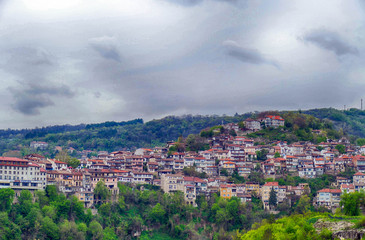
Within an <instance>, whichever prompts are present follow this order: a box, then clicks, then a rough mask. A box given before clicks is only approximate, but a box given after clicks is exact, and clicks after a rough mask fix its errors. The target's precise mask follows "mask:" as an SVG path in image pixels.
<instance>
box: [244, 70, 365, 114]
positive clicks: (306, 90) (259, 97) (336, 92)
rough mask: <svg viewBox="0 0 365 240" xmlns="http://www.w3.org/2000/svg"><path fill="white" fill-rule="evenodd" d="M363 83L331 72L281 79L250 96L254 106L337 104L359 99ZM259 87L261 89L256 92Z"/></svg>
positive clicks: (296, 106)
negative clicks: (305, 77)
mask: <svg viewBox="0 0 365 240" xmlns="http://www.w3.org/2000/svg"><path fill="white" fill-rule="evenodd" d="M364 87H365V84H360V83H350V82H349V81H347V79H346V76H345V75H344V74H341V73H338V72H333V73H329V74H324V75H318V76H310V77H309V78H308V79H303V78H302V79H295V80H293V79H291V80H284V81H282V82H281V83H279V84H275V85H273V86H271V87H269V89H270V91H268V89H262V90H259V91H258V92H257V93H256V94H255V95H254V96H252V97H251V98H250V102H251V103H252V104H255V105H256V106H265V107H266V108H267V109H269V108H271V109H272V108H273V107H274V108H280V109H303V108H318V107H337V106H338V105H339V106H340V107H341V106H343V105H345V104H348V103H351V102H354V101H356V100H359V101H360V99H361V97H362V95H363V89H364ZM260 91H262V92H260Z"/></svg>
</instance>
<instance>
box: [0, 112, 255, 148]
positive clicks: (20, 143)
mask: <svg viewBox="0 0 365 240" xmlns="http://www.w3.org/2000/svg"><path fill="white" fill-rule="evenodd" d="M250 115H251V114H243V115H238V114H236V115H235V116H217V115H213V116H200V115H198V116H191V115H185V116H181V117H175V116H168V117H165V118H162V119H159V120H152V121H149V122H146V123H144V122H143V120H142V119H135V120H132V121H128V122H105V123H100V124H88V125H86V124H81V125H77V126H70V125H64V126H52V127H44V128H37V129H24V130H10V129H9V130H1V131H0V153H1V154H3V153H4V152H6V151H8V150H21V151H27V148H29V144H30V142H32V141H44V142H47V143H48V144H49V149H50V150H52V149H54V147H55V146H61V147H72V148H75V149H76V150H83V149H88V150H105V151H115V150H121V149H131V148H138V147H148V146H159V145H164V144H165V143H166V142H167V141H174V140H176V139H177V138H178V137H179V136H184V137H186V136H188V135H189V134H197V133H199V132H200V131H201V130H202V129H204V128H206V127H211V126H215V125H218V124H222V122H223V123H225V124H226V123H231V122H239V121H242V120H244V119H246V118H247V117H248V116H250Z"/></svg>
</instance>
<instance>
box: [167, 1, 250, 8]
mask: <svg viewBox="0 0 365 240" xmlns="http://www.w3.org/2000/svg"><path fill="white" fill-rule="evenodd" d="M165 1H168V2H171V3H174V4H178V5H181V6H184V7H193V6H196V5H199V4H201V3H203V2H204V0H165ZM209 1H212V0H209ZM214 1H216V2H225V3H228V4H233V5H236V6H240V7H245V6H247V0H214ZM207 2H208V1H207Z"/></svg>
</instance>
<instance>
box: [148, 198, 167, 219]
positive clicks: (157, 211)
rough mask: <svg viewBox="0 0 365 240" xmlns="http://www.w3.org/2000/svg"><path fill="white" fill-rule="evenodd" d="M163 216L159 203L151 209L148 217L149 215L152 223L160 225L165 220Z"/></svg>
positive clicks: (163, 210)
mask: <svg viewBox="0 0 365 240" xmlns="http://www.w3.org/2000/svg"><path fill="white" fill-rule="evenodd" d="M165 214H166V211H165V209H164V208H163V207H162V206H161V204H160V203H157V204H156V205H155V206H154V207H153V208H152V210H151V211H150V214H149V215H150V218H151V220H152V222H158V223H162V222H163V221H164V219H165Z"/></svg>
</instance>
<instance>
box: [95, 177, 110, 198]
mask: <svg viewBox="0 0 365 240" xmlns="http://www.w3.org/2000/svg"><path fill="white" fill-rule="evenodd" d="M94 195H95V199H97V200H98V201H102V202H104V201H107V200H109V198H110V197H111V193H110V191H109V189H108V188H107V187H106V186H105V182H104V180H100V181H99V182H98V183H97V184H96V186H95V189H94Z"/></svg>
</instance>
